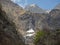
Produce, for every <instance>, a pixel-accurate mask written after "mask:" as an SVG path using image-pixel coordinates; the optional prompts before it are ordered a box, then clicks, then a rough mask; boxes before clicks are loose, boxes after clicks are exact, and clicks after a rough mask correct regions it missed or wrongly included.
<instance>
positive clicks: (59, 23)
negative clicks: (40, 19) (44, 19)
mask: <svg viewBox="0 0 60 45" xmlns="http://www.w3.org/2000/svg"><path fill="white" fill-rule="evenodd" d="M49 15H50V17H49V18H48V25H49V26H50V27H51V28H52V29H60V10H59V9H53V10H52V11H51V12H50V13H49Z"/></svg>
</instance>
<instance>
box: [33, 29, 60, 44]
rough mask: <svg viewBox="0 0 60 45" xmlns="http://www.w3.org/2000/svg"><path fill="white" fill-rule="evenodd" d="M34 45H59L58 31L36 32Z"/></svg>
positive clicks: (59, 34) (59, 36) (59, 33)
mask: <svg viewBox="0 0 60 45" xmlns="http://www.w3.org/2000/svg"><path fill="white" fill-rule="evenodd" d="M34 44H35V45H60V29H56V30H43V31H38V32H37V33H36V35H35V38H34Z"/></svg>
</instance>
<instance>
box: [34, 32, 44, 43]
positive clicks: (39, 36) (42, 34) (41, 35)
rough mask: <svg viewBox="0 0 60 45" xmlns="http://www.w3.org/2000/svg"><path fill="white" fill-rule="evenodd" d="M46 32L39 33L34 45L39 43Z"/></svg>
mask: <svg viewBox="0 0 60 45" xmlns="http://www.w3.org/2000/svg"><path fill="white" fill-rule="evenodd" d="M44 35H45V32H44V31H38V32H37V33H36V35H35V37H34V43H35V44H37V42H39V40H40V38H42V37H44Z"/></svg>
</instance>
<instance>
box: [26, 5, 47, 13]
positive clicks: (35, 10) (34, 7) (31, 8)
mask: <svg viewBox="0 0 60 45" xmlns="http://www.w3.org/2000/svg"><path fill="white" fill-rule="evenodd" d="M25 10H27V11H30V12H32V13H46V10H44V9H42V8H40V7H39V6H37V5H36V4H31V5H27V6H26V7H25Z"/></svg>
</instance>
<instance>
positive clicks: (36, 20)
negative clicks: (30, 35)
mask: <svg viewBox="0 0 60 45" xmlns="http://www.w3.org/2000/svg"><path fill="white" fill-rule="evenodd" d="M48 17H49V15H48V14H43V13H41V14H40V13H30V12H29V13H27V12H26V13H24V14H23V15H21V16H19V17H18V20H19V22H20V24H19V25H20V29H22V30H24V31H27V30H29V29H30V28H33V29H34V30H35V31H37V30H40V29H43V28H44V27H46V26H47V25H46V26H45V24H47V23H46V20H47V18H48ZM22 27H23V28H22Z"/></svg>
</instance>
